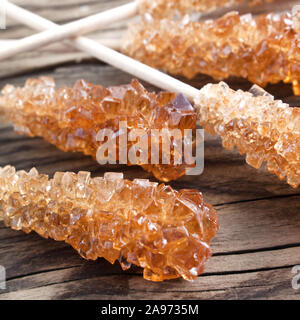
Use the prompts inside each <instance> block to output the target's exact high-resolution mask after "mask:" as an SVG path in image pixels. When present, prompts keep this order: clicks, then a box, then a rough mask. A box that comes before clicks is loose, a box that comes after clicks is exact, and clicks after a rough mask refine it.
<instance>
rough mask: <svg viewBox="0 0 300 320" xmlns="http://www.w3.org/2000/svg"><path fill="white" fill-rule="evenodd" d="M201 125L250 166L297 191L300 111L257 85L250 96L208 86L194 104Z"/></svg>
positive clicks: (299, 160) (299, 177) (298, 179)
mask: <svg viewBox="0 0 300 320" xmlns="http://www.w3.org/2000/svg"><path fill="white" fill-rule="evenodd" d="M195 104H196V105H197V107H198V110H199V113H198V114H199V120H200V124H201V125H202V126H203V128H204V129H205V130H207V131H208V132H210V133H212V134H218V135H220V136H221V137H222V140H223V146H224V147H225V148H227V149H233V148H234V146H236V147H237V149H238V151H239V152H240V153H241V154H246V161H247V163H248V164H249V165H251V166H253V167H255V168H259V167H260V166H261V165H262V164H263V163H264V162H265V163H266V165H267V169H268V170H269V171H270V172H271V173H274V174H276V175H277V176H278V177H279V179H281V180H282V179H284V178H286V179H287V182H288V184H290V185H291V186H292V187H294V188H297V187H298V186H299V184H300V109H299V108H296V107H295V108H292V107H289V105H287V104H285V103H283V102H282V101H279V100H274V97H272V96H271V95H270V94H268V93H267V92H266V91H264V90H263V89H261V88H259V87H258V86H256V85H254V86H253V87H252V89H251V90H250V92H243V91H241V90H238V91H234V90H232V89H230V88H229V87H228V85H227V84H225V83H224V82H221V83H219V84H215V85H214V84H209V85H206V86H205V87H203V88H202V89H201V90H200V91H199V95H198V97H197V98H196V100H195Z"/></svg>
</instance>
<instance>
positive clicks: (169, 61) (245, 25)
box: [123, 12, 300, 95]
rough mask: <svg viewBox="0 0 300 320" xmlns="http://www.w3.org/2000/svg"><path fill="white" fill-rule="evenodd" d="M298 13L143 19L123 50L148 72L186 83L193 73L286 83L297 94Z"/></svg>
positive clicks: (299, 72) (299, 78)
mask: <svg viewBox="0 0 300 320" xmlns="http://www.w3.org/2000/svg"><path fill="white" fill-rule="evenodd" d="M298 15H299V12H298V13H297V12H295V13H294V15H292V14H291V13H281V14H277V13H276V14H275V13H274V14H268V15H262V16H258V17H256V18H253V17H252V16H251V15H250V14H248V15H243V16H240V15H239V14H238V13H237V12H231V13H228V14H226V15H225V16H223V17H222V18H220V19H218V20H216V21H213V20H207V21H204V22H194V21H189V19H188V16H186V17H184V18H183V19H182V20H181V21H179V22H178V21H173V20H168V19H163V20H160V21H153V20H151V19H150V20H149V19H146V18H145V19H144V20H143V22H142V23H140V24H133V25H131V27H130V29H129V33H128V36H127V37H126V39H125V40H124V45H123V48H124V51H125V52H126V53H127V54H128V55H130V56H132V57H133V58H135V59H138V60H140V61H142V62H144V63H146V64H148V65H150V66H152V67H155V68H159V69H162V70H165V71H167V72H170V73H172V74H181V75H184V76H186V77H187V78H192V77H194V76H195V75H196V74H197V73H203V74H208V75H210V76H212V77H214V78H215V79H217V80H221V79H225V78H227V77H229V76H237V77H243V78H248V79H249V80H250V81H252V82H253V83H256V84H258V85H260V86H265V85H266V84H267V83H277V82H279V81H282V80H283V81H285V82H287V83H292V84H293V86H294V92H295V94H297V95H299V94H300V84H299V81H300V28H299V24H300V22H299V20H298V19H299V16H298Z"/></svg>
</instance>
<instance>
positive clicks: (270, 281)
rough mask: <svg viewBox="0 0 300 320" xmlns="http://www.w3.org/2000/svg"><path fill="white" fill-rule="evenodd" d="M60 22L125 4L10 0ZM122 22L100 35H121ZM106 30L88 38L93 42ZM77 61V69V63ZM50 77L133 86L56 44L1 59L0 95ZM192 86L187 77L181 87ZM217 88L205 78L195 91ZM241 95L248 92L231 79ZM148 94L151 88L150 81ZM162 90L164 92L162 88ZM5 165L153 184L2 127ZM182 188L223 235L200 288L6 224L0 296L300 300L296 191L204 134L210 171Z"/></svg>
mask: <svg viewBox="0 0 300 320" xmlns="http://www.w3.org/2000/svg"><path fill="white" fill-rule="evenodd" d="M13 2H15V3H17V4H20V5H22V6H24V7H26V8H28V9H30V10H32V11H34V12H37V13H38V14H40V15H43V16H45V17H47V18H49V19H52V20H53V21H57V22H58V23H64V22H67V21H69V20H72V19H76V18H80V17H83V16H86V15H88V14H91V13H94V12H97V11H101V10H105V9H107V8H109V7H112V6H114V5H118V4H120V3H125V2H127V1H109V0H106V1H103V0H102V1H93V0H65V1H58V0H54V1H51V2H50V1H46V0H26V1H25V0H19V1H13ZM124 26H125V24H124V23H120V24H119V25H115V26H114V27H113V28H109V29H107V30H105V31H104V32H103V34H104V36H105V37H115V38H117V37H120V34H121V32H122V29H123V28H124ZM31 33H32V31H31V30H29V29H28V28H27V27H24V26H21V25H19V24H18V23H14V22H13V21H10V20H8V29H7V30H1V31H0V39H1V40H2V39H12V38H19V37H22V36H25V35H29V34H31ZM100 33H101V32H97V33H94V34H93V35H92V36H93V37H95V38H97V37H98V36H99V34H100ZM79 61H80V63H79ZM40 75H50V76H53V77H54V78H55V79H56V81H57V83H58V85H63V84H64V85H72V84H73V83H74V82H75V81H76V80H77V79H78V78H84V79H86V80H88V81H91V82H94V83H100V84H103V85H105V86H110V85H119V84H124V83H128V82H129V81H130V80H131V76H130V75H128V74H125V73H123V72H120V71H119V70H117V69H115V68H113V67H110V66H107V65H105V64H102V63H101V62H98V61H96V60H95V59H92V58H91V57H89V56H88V55H85V54H82V53H78V52H75V51H72V50H69V51H68V50H65V51H63V50H62V47H61V46H59V45H53V46H51V47H48V48H46V49H43V50H39V51H35V52H30V53H24V54H20V55H18V56H16V57H14V58H11V59H10V60H7V61H2V62H0V88H2V87H3V86H4V85H5V84H6V83H12V84H15V85H23V84H24V81H25V80H26V79H27V78H28V77H37V76H40ZM185 81H186V80H185ZM210 81H212V80H211V79H210V78H209V77H206V76H203V75H200V76H198V77H197V78H196V79H194V80H193V81H190V83H191V84H193V85H194V86H196V87H199V88H200V87H201V86H203V85H204V84H205V83H208V82H210ZM228 83H229V85H230V86H231V87H233V88H235V89H237V88H242V89H245V90H248V89H249V88H250V86H251V84H250V83H248V82H247V81H245V80H242V79H230V80H229V81H228ZM145 85H146V86H147V88H151V89H154V88H153V87H151V86H149V85H147V84H145ZM157 90H158V89H157ZM267 90H268V91H269V92H271V93H272V94H274V95H275V96H276V98H280V99H283V100H284V101H288V102H290V103H291V104H293V105H298V106H299V104H300V99H299V98H297V97H294V96H293V94H292V91H291V88H290V86H289V85H284V84H282V83H280V84H278V85H273V86H269V87H268V88H267ZM0 132H1V135H0V141H1V144H0V166H4V165H7V164H11V165H14V166H16V168H17V169H26V170H28V169H30V168H31V167H33V166H35V167H36V168H37V169H38V170H39V171H40V172H42V173H46V174H49V175H53V173H54V172H55V171H58V170H59V171H66V170H69V171H75V172H77V171H79V170H89V171H91V172H92V174H93V176H101V175H102V174H103V173H104V172H106V171H122V172H124V174H125V177H126V178H130V179H131V178H149V179H151V180H154V179H153V177H152V176H151V175H149V174H148V173H146V172H145V171H143V170H142V169H141V168H139V167H126V166H119V165H116V166H100V165H98V164H97V163H96V162H95V161H94V160H92V159H91V158H89V157H85V156H83V155H81V154H76V153H64V152H61V151H59V150H57V149H56V148H55V147H54V146H52V145H50V144H48V143H47V142H45V141H43V140H42V139H39V138H35V139H31V138H28V137H24V136H19V135H17V134H15V133H14V132H13V130H12V128H11V126H9V125H1V127H0ZM171 185H172V186H173V187H174V188H176V189H180V188H196V189H199V190H201V191H202V192H203V194H204V196H205V200H206V201H207V202H210V203H211V204H213V205H214V206H215V207H216V208H217V209H218V212H219V217H220V231H219V232H218V234H217V236H216V237H215V238H214V239H213V241H212V249H213V252H214V255H213V257H212V258H211V259H210V260H209V262H208V263H207V264H206V268H205V273H204V274H203V275H202V276H200V277H198V278H197V279H196V280H195V281H194V282H186V281H184V280H180V279H178V280H172V281H165V282H162V283H152V282H148V281H146V280H144V279H143V277H142V274H141V269H139V268H137V267H136V268H132V269H130V270H129V271H127V272H123V271H122V270H121V268H120V266H119V264H118V263H116V264H114V265H111V264H110V263H108V262H107V261H105V260H104V259H98V260H97V261H96V262H92V261H85V260H83V259H82V258H81V257H80V256H79V255H78V254H77V253H76V252H75V251H74V250H73V249H72V248H71V247H70V246H69V245H67V244H65V243H63V242H56V241H54V240H46V239H43V238H41V237H39V236H38V235H37V234H35V233H31V234H29V235H26V234H24V233H23V232H17V231H13V230H10V229H8V228H6V227H5V226H4V224H3V223H2V222H0V265H2V266H4V267H5V268H6V276H7V282H6V286H7V288H6V290H0V299H265V298H266V299H299V298H300V289H299V290H295V289H293V288H292V285H291V281H292V278H293V276H294V274H292V268H293V266H295V265H298V264H300V201H299V200H300V191H299V188H298V189H296V190H295V189H292V188H290V187H289V186H288V185H287V184H286V183H284V182H280V181H279V180H278V179H277V178H276V177H275V176H273V175H271V174H268V173H267V172H266V170H265V169H264V168H262V169H260V170H255V169H254V168H252V167H249V166H248V165H246V164H245V160H244V157H243V156H240V155H239V154H238V153H237V152H231V151H226V150H224V149H223V148H222V147H221V142H220V140H219V139H218V138H216V137H212V136H208V135H207V136H206V143H205V170H204V173H203V174H202V175H201V176H199V177H197V178H195V177H191V176H190V177H189V176H186V177H183V178H181V179H179V180H178V181H175V182H173V183H171Z"/></svg>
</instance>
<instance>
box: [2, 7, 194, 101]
mask: <svg viewBox="0 0 300 320" xmlns="http://www.w3.org/2000/svg"><path fill="white" fill-rule="evenodd" d="M7 14H8V15H9V16H10V17H11V18H15V19H16V20H18V21H20V22H23V23H25V24H26V25H28V26H31V27H33V28H35V29H38V30H40V29H41V28H46V24H47V27H49V28H50V27H51V28H52V27H53V25H52V22H50V21H48V20H46V19H44V18H41V17H40V16H38V15H36V14H34V13H32V12H28V11H27V10H25V9H22V8H19V7H17V6H16V5H12V4H10V5H9V8H8V10H7ZM25 16H26V17H27V18H28V19H27V18H24V17H25ZM50 24H51V26H50ZM59 32H60V31H59V28H56V33H59ZM54 41H55V40H54ZM73 43H74V44H75V46H76V48H78V49H80V50H82V51H84V52H87V53H89V54H91V55H92V56H94V57H96V58H98V59H99V60H101V61H104V62H106V63H108V64H110V65H112V66H114V67H116V68H118V69H121V70H123V71H125V72H127V73H130V74H131V75H133V76H135V77H137V78H140V79H142V80H144V81H146V82H148V83H151V84H152V85H154V86H156V87H159V88H162V89H164V90H167V91H172V92H178V93H179V92H181V93H183V94H184V95H185V96H186V97H187V98H188V99H190V100H191V101H193V100H194V98H195V97H196V96H197V93H198V90H197V89H196V88H194V87H192V86H190V85H188V84H186V83H184V82H181V81H179V80H177V79H175V78H173V77H171V76H168V75H166V74H165V73H162V72H160V71H158V70H156V69H153V68H151V67H149V66H147V65H145V64H143V63H141V62H138V61H136V60H134V59H132V58H129V57H127V56H125V55H123V54H121V53H119V52H116V51H114V50H112V49H110V48H107V47H105V46H103V45H101V44H99V43H98V42H96V41H94V40H91V39H88V38H85V37H78V38H76V39H75V40H73Z"/></svg>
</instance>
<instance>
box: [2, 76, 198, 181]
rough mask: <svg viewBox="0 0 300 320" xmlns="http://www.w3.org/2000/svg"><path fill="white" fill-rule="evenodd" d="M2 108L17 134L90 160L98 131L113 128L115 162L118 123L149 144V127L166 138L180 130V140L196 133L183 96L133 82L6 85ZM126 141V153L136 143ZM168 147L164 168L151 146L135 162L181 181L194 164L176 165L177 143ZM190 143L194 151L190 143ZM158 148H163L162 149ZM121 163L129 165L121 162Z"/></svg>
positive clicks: (43, 80) (46, 80) (40, 81)
mask: <svg viewBox="0 0 300 320" xmlns="http://www.w3.org/2000/svg"><path fill="white" fill-rule="evenodd" d="M0 110H1V113H2V118H4V119H5V118H6V119H7V120H9V121H11V122H12V123H13V124H14V128H15V131H16V132H18V133H20V134H26V135H28V136H31V137H33V136H38V137H43V138H44V139H45V140H46V141H48V142H50V143H52V144H54V145H55V146H57V147H58V148H59V149H61V150H63V151H74V152H83V153H84V154H86V155H91V156H93V157H94V158H96V156H97V150H98V148H99V147H100V146H101V145H102V144H103V143H104V142H105V140H103V141H102V142H101V141H99V139H98V138H97V134H98V132H99V131H100V130H112V132H113V134H114V135H115V136H117V137H118V138H117V139H116V147H117V150H116V152H115V153H116V159H117V160H118V156H119V148H118V147H119V140H118V139H119V135H120V134H121V131H122V130H121V128H120V126H119V124H120V122H121V121H126V122H127V127H128V132H129V131H130V130H132V129H139V130H143V132H144V133H145V135H147V136H148V138H149V141H150V138H151V132H152V130H153V129H156V130H161V129H163V128H164V130H166V129H167V133H168V132H169V131H168V130H170V132H169V133H170V134H171V132H172V131H171V130H172V129H176V130H180V132H181V134H182V137H184V133H185V131H184V130H185V129H192V130H194V129H196V110H195V109H194V108H193V106H192V105H191V104H190V103H189V101H188V100H187V99H185V97H184V96H183V95H181V94H178V95H177V94H175V93H168V92H161V93H158V94H155V93H151V92H148V91H147V90H145V88H144V87H143V86H142V85H141V84H140V83H139V82H138V81H137V80H133V81H132V82H131V84H129V85H124V86H119V87H110V88H104V87H102V86H100V85H93V84H90V83H88V82H86V81H84V80H79V81H77V82H76V84H75V85H74V87H73V88H67V87H62V88H61V89H59V90H58V89H56V87H55V82H54V80H53V79H51V78H46V77H42V78H39V79H29V80H28V81H27V82H26V84H25V86H24V87H23V88H16V87H14V86H11V85H7V86H6V87H5V88H4V89H3V90H2V96H0ZM127 138H128V137H126V139H127ZM127 143H128V146H127V147H128V150H130V148H131V147H132V146H133V145H134V144H135V143H136V142H135V141H129V139H127ZM169 143H170V162H169V164H168V163H167V164H164V162H162V161H161V159H159V163H157V162H156V164H151V163H152V161H151V158H150V157H151V147H150V143H149V146H148V145H147V147H145V148H146V149H145V150H138V151H139V152H140V153H141V152H146V151H147V155H148V158H146V161H144V162H142V161H140V162H137V163H134V164H137V165H141V166H142V167H143V168H144V169H145V170H147V171H149V172H152V173H153V175H154V176H155V177H156V178H157V179H159V180H162V181H164V182H167V181H170V180H175V179H177V178H179V177H181V176H182V175H184V174H185V173H186V170H187V169H189V168H191V167H193V165H189V164H186V162H185V161H184V159H182V162H181V163H179V162H175V160H176V159H175V158H176V157H178V154H176V152H177V151H176V150H177V149H176V148H175V144H176V141H175V140H173V139H170V142H169ZM182 143H183V139H182ZM160 144H162V142H161V141H160ZM190 144H191V148H195V145H194V141H190ZM159 149H160V150H162V146H161V145H160V147H159ZM182 149H183V146H182ZM122 150H123V149H122ZM160 156H161V155H160ZM179 156H180V155H179ZM126 157H127V154H126ZM97 160H99V159H98V158H97ZM100 160H101V159H100ZM147 160H148V161H147ZM190 163H191V162H190ZM125 164H129V165H130V164H131V163H130V162H129V161H127V162H126V161H125Z"/></svg>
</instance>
